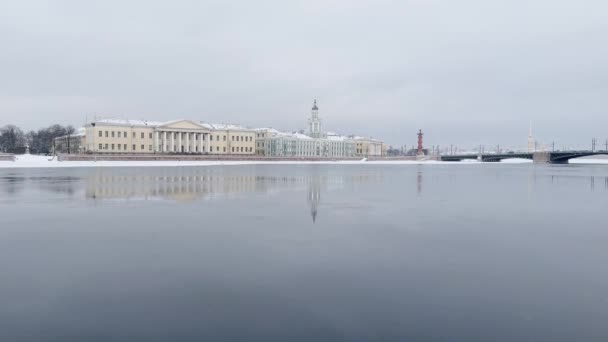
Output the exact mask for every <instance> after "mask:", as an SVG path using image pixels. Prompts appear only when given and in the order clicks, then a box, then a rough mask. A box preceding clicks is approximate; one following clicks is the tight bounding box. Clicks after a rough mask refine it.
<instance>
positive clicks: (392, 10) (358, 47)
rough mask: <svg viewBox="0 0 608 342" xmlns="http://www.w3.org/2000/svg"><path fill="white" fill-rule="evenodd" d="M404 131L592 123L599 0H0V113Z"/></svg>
mask: <svg viewBox="0 0 608 342" xmlns="http://www.w3.org/2000/svg"><path fill="white" fill-rule="evenodd" d="M315 98H316V99H318V101H319V107H320V114H321V116H322V118H323V119H324V124H325V128H326V129H328V130H331V131H339V132H341V133H345V134H350V133H356V134H361V135H371V136H374V137H377V138H381V139H384V140H385V141H387V142H388V143H391V144H394V145H397V144H414V143H415V139H416V136H415V133H416V131H417V129H419V128H422V129H423V130H424V131H425V133H426V135H425V138H426V141H427V143H428V144H442V145H449V144H451V143H453V144H458V145H474V144H486V145H492V144H503V145H512V146H517V145H518V146H525V145H526V139H527V134H528V123H529V121H530V120H532V121H533V123H534V133H535V137H536V138H537V139H539V140H541V141H543V142H547V143H548V142H550V141H552V140H553V139H555V140H556V141H557V142H558V144H577V143H578V144H590V140H591V138H592V137H597V138H599V139H601V140H602V141H603V140H604V139H606V138H608V1H605V0H579V1H575V0H568V1H566V0H537V1H535V0H526V1H523V0H522V1H519V0H506V1H500V0H495V1H492V0H458V1H455V0H410V1H408V0H399V1H382V0H375V1H357V0H345V1H340V0H336V1H331V0H319V1H316V0H306V1H289V0H276V1H274V0H273V1H263V0H258V1H203V0H200V1H175V0H173V1H150V0H146V1H109V0H104V1H95V2H94V1H80V0H79V1H28V0H14V1H11V0H4V1H0V126H1V125H4V124H8V123H13V124H16V125H18V126H21V127H22V128H24V129H27V130H29V129H35V128H39V127H42V126H46V125H49V124H51V123H61V124H73V125H82V123H83V122H84V121H85V117H86V116H88V117H89V118H91V117H93V116H94V115H98V116H102V117H123V118H132V119H142V118H145V119H151V120H152V119H153V120H170V119H176V118H187V119H197V120H204V121H211V122H233V123H241V124H244V125H249V126H256V127H259V126H272V127H276V128H279V129H284V130H295V129H300V128H304V127H305V125H306V118H307V117H308V115H309V111H310V107H311V106H312V101H313V99H315Z"/></svg>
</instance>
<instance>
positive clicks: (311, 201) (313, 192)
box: [308, 177, 321, 223]
mask: <svg viewBox="0 0 608 342" xmlns="http://www.w3.org/2000/svg"><path fill="white" fill-rule="evenodd" d="M320 201H321V179H320V178H319V177H313V178H312V179H311V181H310V185H309V186H308V205H309V206H310V216H312V222H313V223H314V222H316V220H317V210H318V207H319V202H320Z"/></svg>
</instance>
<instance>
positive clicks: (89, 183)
mask: <svg viewBox="0 0 608 342" xmlns="http://www.w3.org/2000/svg"><path fill="white" fill-rule="evenodd" d="M376 178H377V177H376V176H373V175H369V174H357V175H353V176H344V175H328V174H323V175H317V174H313V175H296V176H280V175H277V176H274V175H265V176H262V175H255V174H226V173H225V172H224V170H221V169H213V168H209V169H199V168H192V169H189V168H167V169H150V170H145V171H143V172H142V170H141V169H129V170H125V169H123V170H120V172H117V170H112V169H103V168H102V169H98V170H96V171H95V172H94V173H91V174H89V175H88V176H87V178H86V192H85V193H86V197H87V198H89V199H95V200H173V201H193V200H197V199H212V198H215V197H232V196H238V195H239V194H244V193H266V194H272V193H278V192H282V191H303V192H305V193H306V202H307V204H308V207H309V209H310V215H311V217H312V220H313V222H315V221H316V220H317V216H318V211H319V204H320V200H321V192H325V191H333V190H335V189H341V188H343V187H344V186H345V185H349V184H351V185H354V186H356V185H355V184H359V183H364V182H369V181H371V180H373V179H376ZM302 199H303V198H302Z"/></svg>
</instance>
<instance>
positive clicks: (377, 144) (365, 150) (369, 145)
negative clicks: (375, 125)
mask: <svg viewBox="0 0 608 342" xmlns="http://www.w3.org/2000/svg"><path fill="white" fill-rule="evenodd" d="M352 139H353V140H354V141H355V144H356V150H355V155H356V156H357V157H380V156H384V155H386V151H385V148H386V147H385V146H384V144H383V143H382V141H380V140H376V139H372V138H366V137H358V136H353V137H352Z"/></svg>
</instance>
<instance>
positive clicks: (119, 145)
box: [83, 119, 255, 154]
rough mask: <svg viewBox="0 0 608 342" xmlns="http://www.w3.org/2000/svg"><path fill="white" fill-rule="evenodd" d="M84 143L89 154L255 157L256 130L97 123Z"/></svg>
mask: <svg viewBox="0 0 608 342" xmlns="http://www.w3.org/2000/svg"><path fill="white" fill-rule="evenodd" d="M84 142H85V143H84V145H85V146H84V149H83V150H84V151H85V152H88V153H131V154H134V153H136V154H139V153H141V154H162V153H172V154H255V132H254V131H253V130H251V129H248V128H245V127H241V126H236V125H225V124H208V123H202V122H197V121H192V120H173V121H167V122H158V121H143V120H122V119H102V120H95V121H93V122H90V123H88V124H87V125H86V126H85V138H84Z"/></svg>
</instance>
